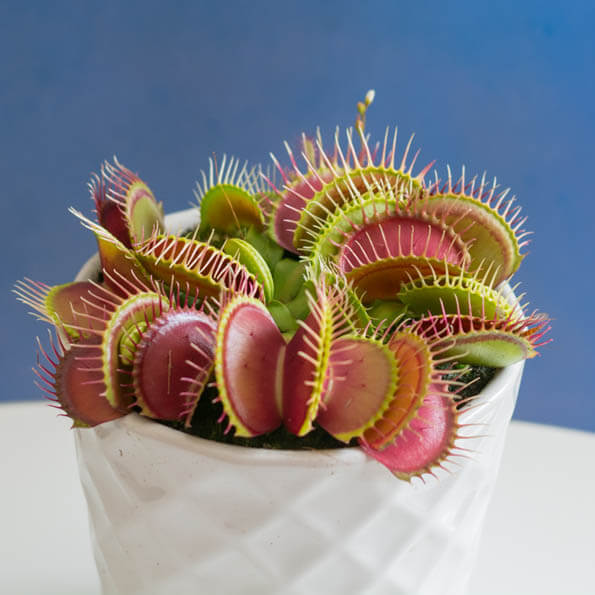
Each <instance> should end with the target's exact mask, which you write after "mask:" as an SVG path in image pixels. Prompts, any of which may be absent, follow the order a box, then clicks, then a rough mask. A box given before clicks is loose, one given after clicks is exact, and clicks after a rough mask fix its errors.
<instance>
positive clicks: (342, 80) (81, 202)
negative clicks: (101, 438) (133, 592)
mask: <svg viewBox="0 0 595 595" xmlns="http://www.w3.org/2000/svg"><path fill="white" fill-rule="evenodd" d="M594 22H595V8H594V7H593V3H591V2H587V1H585V2H564V3H563V2H559V3H558V2H530V1H526V2H502V1H500V2H472V1H464V2H457V1H451V2H448V3H445V2H419V1H418V2H400V1H397V0H395V1H384V2H383V1H369V2H353V3H352V2H330V1H329V2H319V1H318V2H317V1H310V0H306V1H301V2H299V3H298V2H254V1H253V2H239V1H230V0H227V1H226V2H220V3H217V4H215V3H214V2H175V3H170V4H167V3H165V2H164V3H159V2H153V1H147V0H146V1H144V2H142V3H141V2H139V3H132V2H109V1H103V2H98V3H93V2H68V3H64V2H29V3H16V2H15V3H7V2H2V3H1V5H0V184H1V186H0V201H1V221H2V233H1V234H0V237H1V242H2V245H1V250H2V253H1V254H2V267H1V269H0V270H1V273H0V274H1V279H2V292H1V294H0V300H1V304H0V306H1V308H0V312H1V317H2V350H1V357H2V361H1V369H0V374H1V376H0V378H1V379H2V391H0V399H3V400H16V399H37V398H39V397H40V394H39V391H38V390H37V389H36V388H35V387H34V386H33V375H32V373H31V366H32V365H33V364H34V360H35V356H34V353H35V349H34V337H35V336H36V335H37V334H40V335H42V334H43V333H44V332H45V331H44V329H43V328H42V327H41V325H40V324H39V323H35V322H34V320H33V319H32V317H28V316H27V315H26V313H25V312H26V308H25V307H24V306H23V305H22V304H19V303H17V302H16V301H15V299H14V296H13V295H12V294H11V293H10V290H11V288H12V286H13V283H14V281H15V280H17V279H20V278H22V277H24V276H29V277H32V278H34V279H38V280H42V281H45V282H47V283H50V284H56V283H62V282H66V281H68V280H70V279H71V278H72V277H73V275H74V273H75V272H76V271H77V269H78V268H79V265H80V264H81V262H82V261H83V260H84V259H86V258H87V256H89V255H90V254H91V253H92V252H93V251H94V250H95V246H94V240H93V238H92V236H91V234H90V233H88V232H86V231H85V230H84V229H83V228H82V227H81V226H80V225H79V223H78V222H77V221H76V220H75V219H74V217H72V216H71V215H69V214H68V213H67V208H68V207H69V206H71V205H72V206H75V207H77V208H78V209H80V210H83V211H85V212H87V213H88V214H89V213H90V212H91V209H92V203H91V201H90V199H89V196H88V193H87V189H86V182H87V180H88V177H89V174H90V172H91V171H97V169H98V167H99V164H100V163H101V161H102V160H103V159H106V158H108V159H109V158H111V156H112V155H113V154H114V153H116V154H117V155H118V157H119V159H120V160H121V161H122V162H123V163H125V164H126V165H128V166H129V167H131V168H132V169H133V170H135V171H138V172H139V174H140V175H141V177H143V178H144V179H145V180H146V181H147V182H148V183H149V185H150V186H151V187H152V189H153V191H154V192H155V194H156V196H157V197H158V199H160V200H163V201H164V203H165V206H166V210H168V211H173V210H178V209H182V208H186V207H188V205H189V203H191V202H193V201H194V197H193V194H192V188H193V186H194V182H195V180H196V179H197V178H198V175H199V172H200V169H201V168H204V167H206V165H207V160H208V157H209V156H210V155H212V154H213V153H215V154H217V155H219V156H221V155H222V153H224V152H227V153H231V154H233V155H236V156H238V157H240V158H242V159H249V160H251V161H252V162H260V161H263V162H265V161H267V160H268V153H269V151H273V152H275V153H276V154H282V153H283V146H282V141H283V140H285V139H286V140H288V141H289V142H290V143H295V142H296V141H297V139H298V136H299V134H300V133H301V131H303V130H305V131H308V132H311V131H313V130H314V129H315V127H316V126H317V125H320V127H321V128H322V131H323V133H325V134H327V135H328V134H330V133H331V132H332V131H333V130H334V127H335V125H337V124H339V125H340V126H341V127H346V126H351V125H352V124H353V121H354V113H355V109H354V108H355V103H356V101H357V100H360V99H362V98H363V96H364V94H365V92H366V91H367V90H368V89H369V88H375V89H376V92H377V95H376V101H375V103H374V105H373V106H372V108H371V112H370V114H369V119H368V130H369V132H371V133H372V134H373V135H376V136H378V135H380V134H382V133H383V131H384V128H385V126H386V125H388V124H390V125H395V124H398V125H399V130H400V132H401V133H402V134H403V138H404V137H406V136H408V135H409V134H411V133H412V132H416V142H417V146H419V147H421V148H422V153H421V161H420V164H421V163H422V162H423V163H426V162H427V161H429V160H432V159H436V160H437V167H438V168H439V171H440V172H444V168H445V165H446V164H447V163H450V164H451V165H452V166H453V167H455V169H459V168H460V165H461V164H466V166H467V171H468V172H470V173H471V172H475V173H481V172H483V171H484V170H487V171H488V174H490V175H496V176H497V177H498V180H499V181H500V182H501V184H502V185H503V186H505V187H507V186H510V187H511V188H512V190H513V192H514V193H515V194H516V195H517V196H518V199H519V202H520V204H522V205H523V209H524V212H525V214H527V215H528V216H529V220H528V224H527V227H528V228H529V229H531V230H533V231H534V232H535V235H534V236H533V241H532V244H531V246H530V254H529V256H528V257H527V258H526V259H525V261H524V263H523V265H522V266H521V269H520V270H519V272H518V273H517V275H516V276H515V280H518V281H522V287H523V289H524V290H525V291H527V293H528V297H529V299H530V301H531V303H532V305H533V306H535V307H538V308H539V309H540V310H542V311H545V312H547V313H548V314H549V315H550V316H552V317H553V319H554V321H553V325H554V328H553V331H552V333H551V336H553V337H554V339H555V342H554V343H552V344H550V345H549V346H547V347H546V348H545V349H544V350H543V353H542V355H541V356H540V357H539V358H536V359H533V360H531V361H529V362H528V363H527V366H526V369H525V376H524V380H523V386H522V388H521V396H520V399H519V403H518V408H517V411H516V416H517V418H520V419H525V420H531V421H536V422H545V423H551V424H557V425H562V426H569V427H574V428H583V429H587V430H591V431H595V395H594V392H595V391H594V390H593V383H592V377H593V367H594V364H595V358H594V349H593V326H594V325H593V314H592V312H593V306H592V302H593V293H594V272H595V267H594V264H593V260H594V259H593V257H594V249H593V245H594V241H595V240H594V237H595V233H594V232H595V225H594V223H593V221H594V218H593V194H594V184H593V173H594V170H595V163H594V148H593V144H594V139H595V125H594V121H595V120H594V115H595V93H594V90H595V89H594V85H595V76H594V74H595V72H594V64H595V42H594V36H593V23H594Z"/></svg>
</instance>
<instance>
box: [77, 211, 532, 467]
mask: <svg viewBox="0 0 595 595" xmlns="http://www.w3.org/2000/svg"><path fill="white" fill-rule="evenodd" d="M199 216H200V212H199V210H198V209H197V208H193V209H186V210H184V211H178V212H176V213H172V214H170V215H166V218H165V222H166V227H167V229H168V230H169V232H170V233H176V232H177V233H179V232H182V231H184V230H185V229H187V228H188V227H190V226H192V225H196V224H198V221H199ZM98 268H99V254H98V253H95V254H94V255H93V256H91V257H90V258H89V259H88V260H87V261H86V262H85V264H84V265H83V266H82V268H81V269H80V271H79V272H78V274H77V275H76V277H75V281H84V280H87V279H90V278H93V277H94V276H95V274H96V271H97V269H98ZM523 367H524V361H520V362H517V363H516V364H513V365H511V366H507V367H505V368H502V369H500V370H498V371H497V372H496V373H495V374H494V377H493V378H492V379H491V380H490V382H489V383H488V384H487V385H486V386H485V387H484V389H483V390H482V391H481V392H479V393H478V394H477V395H476V396H475V399H476V401H477V404H478V405H481V404H485V403H489V402H491V401H493V400H496V399H498V398H499V397H500V396H501V394H502V393H504V392H505V391H506V390H507V389H509V388H510V386H511V385H514V384H515V382H516V381H517V379H518V378H520V376H521V374H522V370H523ZM112 429H114V430H115V429H118V430H123V431H125V432H126V433H127V434H129V435H132V434H134V435H137V436H139V437H142V438H149V439H152V440H160V441H162V442H165V443H168V444H170V445H171V446H173V447H177V448H182V449H183V450H186V451H194V452H195V453H196V454H197V455H203V456H207V457H209V458H213V459H219V460H226V461H234V462H238V463H241V464H242V463H246V464H250V465H260V466H262V465H271V466H279V465H290V466H304V467H306V466H307V467H312V466H316V467H318V466H320V467H326V466H334V465H337V464H340V465H348V466H353V465H361V464H362V463H366V462H369V463H370V464H377V463H376V461H375V460H374V459H373V458H371V457H368V456H367V455H366V454H365V453H364V451H363V450H362V449H361V448H359V447H345V448H328V449H318V450H315V449H312V450H308V449H301V450H296V449H274V448H256V447H248V446H239V445H236V444H226V443H223V442H217V441H215V440H208V439H206V438H201V437H199V436H194V435H192V434H188V433H186V432H182V431H180V430H176V429H174V428H170V427H168V426H165V425H163V424H161V423H158V422H157V421H155V420H153V419H151V418H146V417H143V416H141V415H139V414H138V413H130V414H128V415H126V416H124V417H121V418H119V419H116V420H114V421H111V422H106V423H103V424H100V425H98V426H96V427H95V428H92V429H89V428H76V429H75V432H77V433H78V432H87V431H91V430H92V431H95V432H97V433H98V435H101V434H103V433H104V432H110V433H111V431H112Z"/></svg>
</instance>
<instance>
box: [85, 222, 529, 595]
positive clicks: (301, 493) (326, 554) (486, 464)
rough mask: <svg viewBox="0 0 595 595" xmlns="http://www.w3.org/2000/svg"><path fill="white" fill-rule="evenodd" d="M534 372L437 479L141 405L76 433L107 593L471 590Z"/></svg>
mask: <svg viewBox="0 0 595 595" xmlns="http://www.w3.org/2000/svg"><path fill="white" fill-rule="evenodd" d="M180 216H182V217H185V216H186V215H185V214H181V215H180ZM168 223H169V226H170V228H171V227H176V228H179V227H180V226H179V225H177V224H178V223H179V220H178V219H173V220H172V219H168ZM91 268H92V263H91V264H89V265H88V267H87V268H86V269H83V271H81V275H80V278H83V277H85V276H86V275H87V274H88V272H89V271H90V270H91ZM522 370H523V364H522V363H519V364H516V365H514V366H510V367H509V368H506V369H504V370H501V371H499V372H498V373H497V374H496V376H495V378H494V379H493V380H492V381H491V382H490V383H489V385H488V386H487V387H486V388H485V389H484V390H483V391H482V393H481V395H480V396H479V397H478V399H477V401H476V403H477V406H476V407H474V408H472V409H470V410H469V411H467V412H466V413H465V414H464V415H463V416H462V417H461V423H462V424H480V425H470V426H468V427H466V428H463V429H462V430H461V432H462V433H463V434H465V435H468V436H471V435H474V434H476V435H477V434H481V437H477V438H469V439H466V440H463V441H461V442H464V444H461V446H464V447H465V448H468V449H470V451H471V452H470V453H469V457H470V458H469V459H458V460H457V459H455V460H457V461H458V462H459V463H460V467H455V466H453V465H451V468H452V469H453V472H452V473H447V472H443V471H442V470H439V471H438V473H437V475H438V476H439V479H434V478H431V477H430V478H429V479H428V480H427V481H426V483H423V482H422V481H421V480H414V481H413V482H412V483H407V482H404V481H401V480H399V479H397V478H395V477H394V476H393V475H392V474H391V473H390V472H389V471H388V470H387V469H386V468H385V467H383V466H382V465H381V464H379V463H378V462H376V461H375V460H372V459H370V458H368V457H367V456H366V455H365V454H364V453H363V452H362V451H361V450H360V449H358V448H346V449H339V450H326V451H279V450H264V449H251V448H242V447H237V446H230V445H225V444H220V443H216V442H210V441H207V440H203V439H199V438H195V437H192V436H189V435H186V434H183V433H181V432H177V431H175V430H172V429H169V428H167V427H165V426H162V425H160V424H158V423H155V422H152V421H149V420H146V419H143V418H141V417H140V416H137V415H136V414H133V415H129V416H127V417H124V418H121V419H119V420H116V421H113V422H110V423H106V424H102V425H101V426H97V427H96V428H94V429H77V430H75V441H76V448H77V453H78V461H79V469H80V476H81V481H82V484H83V489H84V492H85V496H86V499H87V504H88V508H89V519H90V528H91V536H92V541H93V548H94V552H95V558H96V561H97V566H98V570H99V576H100V579H101V585H102V589H103V592H104V593H105V594H108V593H109V594H111V593H120V594H125V595H134V594H140V593H142V594H167V595H173V594H176V595H184V594H196V593H204V594H207V595H218V594H223V595H244V594H246V595H248V594H255V595H265V594H287V595H289V594H292V595H294V594H295V595H297V594H302V595H303V594H309V595H317V594H320V595H333V594H335V593H336V594H339V593H340V594H341V595H346V594H358V595H360V594H364V593H367V594H371V595H381V594H384V593H391V594H392V595H394V594H401V593H403V594H404V593H408V594H415V595H426V594H436V595H438V594H439V595H447V594H451V593H452V594H456V595H461V594H463V593H464V592H465V588H466V584H467V581H468V579H469V576H470V574H471V571H472V569H473V563H474V559H475V555H476V552H477V549H478V542H479V538H480V533H481V527H482V522H483V518H484V515H485V511H486V508H487V505H488V502H489V499H490V496H491V492H492V489H493V486H494V483H495V480H496V476H497V472H498V467H499V464H500V459H501V455H502V450H503V446H504V440H505V435H506V430H507V427H508V424H509V421H510V418H511V415H512V412H513V409H514V405H515V401H516V397H517V393H518V389H519V384H520V380H521V375H522Z"/></svg>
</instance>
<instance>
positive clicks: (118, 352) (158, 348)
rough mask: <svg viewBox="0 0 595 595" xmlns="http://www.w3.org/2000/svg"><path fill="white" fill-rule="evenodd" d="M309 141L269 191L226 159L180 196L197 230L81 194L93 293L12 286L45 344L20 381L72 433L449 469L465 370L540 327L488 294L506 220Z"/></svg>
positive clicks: (502, 356) (543, 320)
mask: <svg viewBox="0 0 595 595" xmlns="http://www.w3.org/2000/svg"><path fill="white" fill-rule="evenodd" d="M373 98H374V94H373V92H370V93H368V94H367V95H366V98H365V100H364V102H360V103H359V104H358V116H357V120H356V128H355V132H354V131H353V130H348V131H347V132H346V135H345V139H346V141H345V144H343V143H342V142H341V135H340V134H339V132H338V131H337V133H336V134H335V138H334V143H333V146H332V150H330V151H329V150H327V149H325V148H324V147H323V143H322V139H321V135H320V132H318V133H317V135H316V136H315V137H314V138H310V137H307V136H306V135H304V136H303V137H302V143H301V147H300V148H299V151H298V150H296V149H293V148H291V147H290V146H289V145H287V144H286V150H287V156H288V160H289V165H288V166H284V165H282V163H281V162H280V160H278V159H277V158H276V157H274V156H272V160H273V164H274V167H275V168H276V173H277V180H279V181H276V179H275V178H274V177H273V176H272V175H270V174H265V173H264V170H263V169H262V168H261V167H260V166H257V167H249V166H248V164H247V163H246V164H241V163H240V162H239V160H237V159H235V158H227V157H223V159H222V160H221V163H220V164H218V163H217V161H216V160H214V159H211V160H210V161H209V169H208V172H203V173H202V175H201V181H200V182H198V183H197V187H196V192H195V193H196V197H197V199H198V202H199V209H200V224H199V226H198V227H197V228H196V229H195V230H193V231H191V232H190V233H187V234H185V235H172V234H168V233H166V232H165V225H164V219H163V210H162V208H161V205H160V203H157V201H156V199H155V197H154V196H153V194H152V192H151V190H150V189H149V187H148V186H147V185H146V184H145V182H143V181H142V180H141V179H140V178H139V177H138V176H137V175H136V174H134V173H132V172H131V171H130V170H128V169H127V168H125V167H124V166H122V165H121V164H120V163H119V162H118V161H117V160H115V161H114V164H109V163H105V164H104V165H103V166H102V168H101V170H100V174H99V175H94V176H93V177H92V180H91V182H90V191H91V195H92V198H93V201H94V204H95V210H96V214H97V222H94V221H91V220H89V219H88V218H86V217H85V216H84V215H82V214H81V213H79V212H78V211H74V210H72V212H73V213H74V214H75V216H77V217H78V218H79V219H80V221H81V223H82V225H83V226H84V227H86V228H87V229H89V230H91V231H92V232H93V233H94V235H95V237H96V239H97V242H98V250H99V257H100V262H101V271H100V274H99V275H98V277H97V278H96V279H93V280H89V281H82V282H73V283H67V284H65V285H60V286H56V287H49V286H47V285H45V284H43V283H40V282H34V281H31V280H29V279H25V280H24V281H20V282H18V283H17V285H16V288H15V292H16V294H17V297H18V299H19V300H21V301H22V302H24V303H25V304H27V305H29V306H30V307H31V308H32V309H33V310H34V314H35V315H36V316H37V317H38V318H40V319H41V320H43V321H45V322H47V323H50V324H51V325H53V326H54V327H55V328H56V335H55V338H53V337H52V335H50V341H49V348H44V347H43V346H42V343H41V342H39V354H40V355H39V357H38V361H39V363H38V366H37V368H36V374H37V376H38V378H39V384H40V386H41V388H42V389H43V390H44V391H45V392H46V393H48V394H49V397H50V398H51V399H52V400H53V401H55V404H56V405H57V406H59V407H60V408H61V409H62V410H63V412H64V414H65V415H67V416H69V417H71V418H72V419H73V425H74V426H77V427H81V426H94V425H97V424H100V423H103V422H107V421H111V420H113V419H116V418H117V417H120V416H122V415H125V414H127V413H128V412H130V411H136V412H138V413H140V414H141V415H144V416H147V417H150V418H153V419H156V420H162V421H164V422H167V423H169V424H170V425H174V426H175V427H178V428H180V429H182V430H185V431H188V432H194V433H198V434H199V435H206V434H210V432H205V427H211V426H212V427H213V428H215V429H216V428H217V427H220V428H221V430H217V432H218V434H219V437H220V439H222V440H225V441H232V442H241V443H248V444H250V443H251V444H254V445H260V444H263V443H265V442H270V441H276V443H277V446H278V447H281V448H283V447H291V448H295V447H299V446H300V444H302V445H303V446H304V447H308V446H310V445H311V444H312V440H311V437H312V436H313V435H317V436H319V437H321V440H322V444H323V445H324V446H327V447H328V446H333V447H335V446H339V445H351V446H357V445H358V446H359V447H360V448H362V449H363V450H364V451H365V452H366V453H367V454H368V455H370V456H371V457H373V458H375V459H377V460H378V461H380V462H381V463H382V464H384V465H385V466H386V467H388V469H390V470H391V471H392V472H393V473H395V474H396V475H397V476H398V477H401V478H403V479H408V480H409V479H411V478H412V477H422V478H423V477H424V476H425V475H426V474H428V473H429V474H433V473H434V470H435V469H436V468H437V467H443V466H445V461H448V460H450V459H451V458H452V457H453V456H456V455H457V454H461V452H462V451H461V450H460V449H459V448H458V446H457V440H458V438H459V437H460V427H461V425H460V421H459V420H460V416H461V415H462V414H463V412H465V411H466V410H467V409H468V408H469V407H470V406H472V405H470V402H471V401H472V399H468V398H459V397H458V396H457V395H458V394H459V392H460V391H461V389H462V388H468V384H469V382H467V381H465V382H464V381H463V380H462V378H463V377H464V375H467V374H468V372H469V366H488V367H491V368H497V367H502V366H507V365H510V364H512V363H514V362H517V361H520V360H522V359H524V358H531V357H533V356H534V355H535V354H536V353H537V349H538V348H539V347H540V346H541V345H543V344H544V343H546V342H547V340H544V338H543V337H544V334H545V333H546V332H547V330H548V328H549V327H548V319H547V317H546V316H544V315H541V314H539V313H536V312H535V313H532V314H527V313H526V306H524V305H521V304H520V302H519V301H518V300H516V301H511V299H510V298H509V296H510V291H509V290H507V289H505V286H504V285H503V283H504V282H505V281H508V280H509V279H510V277H511V276H512V274H513V273H514V272H515V271H516V270H517V269H518V267H519V265H520V263H521V261H522V259H523V255H522V254H521V250H522V249H523V247H524V246H525V245H526V243H527V239H526V236H527V235H528V232H526V231H524V229H523V226H524V223H525V218H523V217H522V216H521V214H520V208H519V207H518V206H516V204H515V203H514V197H513V198H508V191H500V190H499V189H498V186H497V184H496V182H495V181H494V182H493V183H490V182H488V181H487V179H486V176H485V175H484V176H482V177H481V178H471V179H468V178H467V177H466V174H465V170H464V169H463V171H462V174H461V176H460V178H459V179H457V180H455V179H454V178H453V177H452V173H451V170H450V169H448V170H447V174H448V175H447V179H446V182H442V181H441V180H440V179H439V178H438V177H437V174H436V177H435V179H434V181H432V182H426V177H427V175H428V172H429V170H430V168H431V167H432V163H430V164H428V165H426V166H424V167H423V168H421V169H420V170H418V171H416V170H415V163H416V160H417V156H418V153H419V152H417V153H416V154H415V155H413V157H410V155H411V145H412V138H411V139H409V141H408V143H407V145H406V147H405V149H404V151H403V153H402V155H401V156H400V157H398V151H397V132H396V129H395V130H394V132H393V133H390V131H389V129H387V131H386V134H385V135H384V137H383V139H382V140H381V142H379V143H377V144H374V143H372V142H371V140H370V137H369V135H367V133H366V132H365V121H366V114H367V109H368V107H369V106H370V104H371V103H372V100H373Z"/></svg>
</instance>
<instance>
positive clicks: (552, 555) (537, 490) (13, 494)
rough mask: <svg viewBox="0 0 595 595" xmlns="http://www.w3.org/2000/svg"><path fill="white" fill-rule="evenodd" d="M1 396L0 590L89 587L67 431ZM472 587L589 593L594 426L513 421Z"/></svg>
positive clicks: (501, 593) (87, 592) (41, 411)
mask: <svg viewBox="0 0 595 595" xmlns="http://www.w3.org/2000/svg"><path fill="white" fill-rule="evenodd" d="M68 427H69V423H68V420H66V419H57V418H56V411H55V410H54V409H51V408H50V407H48V406H47V405H46V404H45V403H41V402H33V403H19V404H4V405H0V453H1V454H0V478H1V479H0V593H1V594H6V595H71V594H72V595H91V594H93V595H97V594H98V593H99V585H98V579H97V575H96V571H95V566H94V562H93V557H92V553H91V547H90V544H89V540H88V534H87V518H86V509H85V503H84V500H83V494H82V490H81V486H80V484H79V480H78V475H77V470H76V460H75V454H74V445H73V439H72V434H71V433H70V432H69V431H68ZM469 593H470V595H512V594H519V595H533V594H535V595H537V594H539V595H549V594H551V595H582V594H585V595H587V594H591V595H592V594H595V434H588V433H583V432H577V431H572V430H565V429H561V428H555V427H551V426H540V425H535V424H528V423H522V422H513V424H512V426H511V428H510V430H509V435H508V441H507V446H506V450H505V453H504V461H503V464H502V469H501V472H500V477H499V480H498V484H497V486H496V489H495V493H494V498H493V500H492V503H491V505H490V508H489V511H488V516H487V520H486V526H485V530H484V537H483V542H482V545H481V548H480V551H479V555H478V563H477V567H476V569H475V573H474V576H473V579H472V582H471V587H470V591H469Z"/></svg>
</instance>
